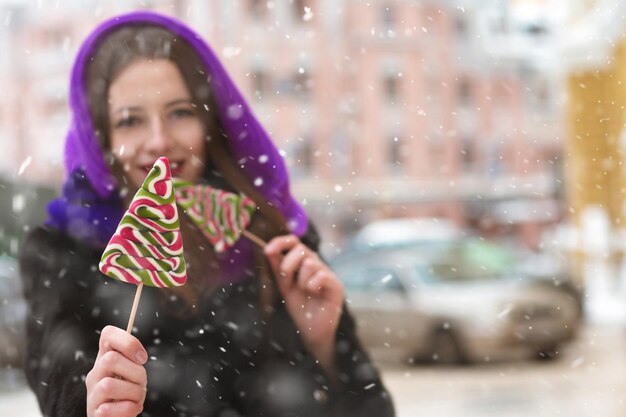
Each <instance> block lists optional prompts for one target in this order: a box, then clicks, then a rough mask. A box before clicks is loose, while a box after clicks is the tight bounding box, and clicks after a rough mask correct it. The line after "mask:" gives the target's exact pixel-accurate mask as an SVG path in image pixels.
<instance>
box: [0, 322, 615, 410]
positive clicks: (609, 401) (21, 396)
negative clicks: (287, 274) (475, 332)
mask: <svg viewBox="0 0 626 417" xmlns="http://www.w3.org/2000/svg"><path fill="white" fill-rule="evenodd" d="M625 336H626V332H625V329H624V327H623V325H620V326H615V325H614V326H608V325H605V326H593V327H587V328H585V329H584V330H583V331H582V332H581V334H580V335H579V338H578V339H577V340H576V341H575V342H574V343H572V344H571V345H569V346H568V347H567V348H566V349H565V350H564V351H563V353H562V355H563V356H562V357H561V358H560V359H557V360H556V361H553V362H513V363H511V362H509V363H506V364H504V363H503V364H490V365H480V366H466V367H452V368H441V367H430V366H422V367H408V366H407V367H405V366H397V365H395V366H392V365H387V366H384V365H383V366H382V369H383V375H384V380H385V383H386V384H387V386H388V388H389V389H390V391H391V393H392V395H393V397H394V400H395V403H396V409H397V415H398V417H416V416H428V417H478V416H480V417H492V416H498V417H518V416H519V417H522V416H524V417H527V416H533V417H548V416H550V417H553V416H567V417H624V416H626V340H625ZM21 384H22V379H21V377H20V375H19V374H17V373H15V372H12V373H7V372H5V373H4V374H3V379H2V382H1V383H0V388H1V389H3V390H4V391H3V392H2V393H0V415H2V416H3V417H40V416H41V415H40V414H39V411H38V408H37V405H36V403H35V399H34V397H33V395H32V394H31V393H30V391H28V390H27V389H26V388H24V387H23V386H22V385H21Z"/></svg>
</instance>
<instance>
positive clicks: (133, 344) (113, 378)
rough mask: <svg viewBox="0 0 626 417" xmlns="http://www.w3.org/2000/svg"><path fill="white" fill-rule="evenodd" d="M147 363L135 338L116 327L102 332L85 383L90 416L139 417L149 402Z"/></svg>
mask: <svg viewBox="0 0 626 417" xmlns="http://www.w3.org/2000/svg"><path fill="white" fill-rule="evenodd" d="M147 359H148V354H147V353H146V350H145V349H144V347H143V345H142V344H141V343H140V342H139V340H138V339H137V338H136V337H134V336H132V335H131V334H129V333H127V332H125V331H124V330H122V329H120V328H117V327H113V326H106V327H105V328H104V329H102V332H101V333H100V349H99V351H98V357H97V358H96V362H95V364H94V366H93V368H92V369H91V371H90V372H89V373H88V374H87V378H86V379H85V385H86V386H87V415H88V416H89V417H96V416H97V417H106V416H115V417H126V416H133V417H134V416H137V414H139V413H140V412H141V410H142V409H143V403H144V400H145V398H146V384H147V375H146V370H145V368H144V367H143V364H144V363H145V362H146V361H147Z"/></svg>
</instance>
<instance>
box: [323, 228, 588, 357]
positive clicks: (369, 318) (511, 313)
mask: <svg viewBox="0 0 626 417" xmlns="http://www.w3.org/2000/svg"><path fill="white" fill-rule="evenodd" d="M518 262H519V260H518V259H517V258H516V256H515V255H514V253H511V252H510V251H508V250H507V249H506V248H504V247H500V246H497V245H493V244H490V243H488V242H486V241H484V240H482V239H480V238H467V237H464V238H461V239H454V240H448V241H447V242H446V243H445V244H443V243H442V242H439V243H437V244H435V245H430V246H429V247H428V248H427V249H426V248H425V247H424V245H423V244H421V245H417V246H404V247H395V248H394V247H390V248H387V249H384V248H381V249H379V250H374V251H366V252H358V251H356V252H352V253H346V254H344V255H341V256H339V257H337V258H335V259H334V260H332V261H331V265H332V267H333V269H334V270H335V271H336V273H337V275H338V276H339V278H340V279H341V280H342V281H343V283H344V285H345V287H346V293H347V298H348V303H349V306H350V308H351V310H352V311H353V312H354V314H355V316H356V319H357V324H358V331H359V334H360V336H361V338H362V340H363V341H364V343H365V345H366V346H367V347H368V348H369V349H370V351H371V352H372V353H373V354H374V356H375V357H377V356H378V357H383V358H389V357H391V358H395V359H402V360H404V359H408V360H409V361H410V362H425V361H428V362H438V363H447V364H450V363H464V362H489V361H495V360H498V359H503V358H513V357H524V356H526V357H529V356H534V357H538V358H552V357H554V356H556V355H557V354H558V352H559V350H560V349H561V347H562V346H563V345H564V344H565V343H566V342H568V341H569V340H571V339H572V338H573V337H574V335H575V334H576V331H577V328H578V326H579V323H580V317H581V314H580V307H579V297H578V296H577V294H576V293H575V292H573V291H572V290H571V288H573V287H571V286H569V285H568V284H567V278H566V277H563V276H558V277H557V276H548V277H545V276H540V275H537V274H535V275H533V274H529V273H527V272H524V268H520V265H519V264H518Z"/></svg>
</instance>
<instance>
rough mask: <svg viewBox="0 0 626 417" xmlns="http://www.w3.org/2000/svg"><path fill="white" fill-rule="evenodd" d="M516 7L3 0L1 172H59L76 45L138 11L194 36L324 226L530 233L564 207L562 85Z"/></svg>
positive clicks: (330, 0)
mask: <svg viewBox="0 0 626 417" xmlns="http://www.w3.org/2000/svg"><path fill="white" fill-rule="evenodd" d="M516 3H520V2H508V3H507V2H501V1H495V0H492V1H486V2H474V1H469V0H457V1H453V0H446V1H441V0H439V1H437V0H422V1H407V0H368V1H365V0H289V1H265V0H238V1H233V0H215V1H211V2H206V1H198V0H195V1H194V0H187V1H185V0H179V1H134V2H132V1H127V2H121V1H112V2H97V1H84V2H72V3H70V2H66V3H62V4H61V5H60V6H57V7H55V6H54V5H47V6H45V7H41V8H37V7H36V6H35V5H33V4H28V5H27V6H20V5H19V4H18V3H11V2H9V3H7V4H5V5H4V6H0V45H1V46H2V48H0V51H2V52H0V54H2V55H1V57H0V60H1V61H0V62H1V63H2V64H1V65H0V83H2V85H3V86H7V87H8V90H7V93H5V94H4V95H3V96H2V97H0V141H1V142H2V144H3V145H2V148H3V152H2V155H0V173H1V174H2V175H4V176H8V177H10V178H17V177H19V178H24V179H28V180H30V181H35V182H42V183H47V184H50V185H54V186H57V185H58V184H59V183H60V181H61V179H62V175H63V174H62V154H63V152H62V144H63V140H64V135H65V128H66V126H67V124H68V113H67V104H66V102H67V88H68V79H69V69H70V66H71V62H72V59H73V56H74V54H75V52H76V49H77V47H78V45H79V44H80V42H81V40H82V38H83V37H84V36H85V35H86V33H87V32H88V31H89V30H90V29H91V28H92V27H93V26H94V25H95V24H96V23H97V22H99V21H101V20H103V19H105V18H107V17H109V16H111V15H113V14H116V13H119V12H122V11H126V10H129V9H131V8H133V7H147V8H153V9H157V10H160V11H162V12H164V13H168V14H171V15H175V16H177V17H179V18H181V19H183V20H185V21H187V22H189V23H190V24H191V25H192V26H193V27H194V28H195V29H196V30H198V31H199V32H200V33H201V34H202V35H204V36H206V37H207V39H208V40H209V42H210V43H211V44H212V46H213V48H214V49H215V50H216V52H217V53H218V55H219V56H221V57H222V59H223V61H224V63H225V65H226V66H227V67H228V69H229V70H230V72H231V73H232V74H233V76H234V78H235V79H236V81H237V82H238V84H239V85H240V86H241V89H242V90H243V93H244V94H245V95H246V97H247V98H248V99H249V101H250V103H251V105H252V106H253V108H254V109H255V111H256V113H257V114H258V116H259V117H260V118H261V120H262V122H263V123H264V125H265V126H266V127H267V129H268V130H269V131H270V132H271V134H272V135H273V137H274V138H275V139H276V141H277V143H278V144H279V146H280V147H281V149H282V150H283V151H284V154H285V157H286V159H287V161H288V163H289V167H290V170H291V173H292V178H293V186H294V189H295V192H296V194H297V195H298V196H299V197H300V198H301V199H302V201H303V203H304V204H305V205H306V206H307V208H308V210H309V211H310V212H311V213H312V215H313V218H314V219H316V220H317V222H318V223H319V225H320V226H321V228H322V229H326V230H325V232H331V233H333V232H334V233H335V234H336V236H338V237H340V236H342V235H343V234H345V233H347V232H350V231H351V230H354V229H356V228H358V227H360V226H361V225H363V224H364V222H367V221H370V220H372V219H376V218H381V217H395V216H437V217H449V218H451V219H453V220H454V221H455V222H457V223H459V224H468V223H470V224H474V225H476V224H478V225H480V223H481V222H482V223H485V222H487V223H489V224H490V225H491V226H494V227H495V228H498V227H503V228H518V229H519V230H520V231H522V232H523V233H525V236H526V237H527V241H528V243H529V244H533V243H535V242H536V238H537V236H538V233H539V229H538V228H540V227H541V226H542V225H545V224H550V223H553V222H555V221H556V220H558V218H559V215H560V206H559V204H558V198H559V196H560V194H559V193H560V189H561V185H560V183H561V155H562V132H561V114H560V113H559V110H558V109H559V106H558V105H559V100H560V97H561V96H560V84H559V83H558V82H555V79H554V78H555V74H554V73H553V72H551V71H550V69H549V68H547V67H546V66H545V65H541V63H542V59H541V58H542V57H541V56H540V55H538V52H537V51H540V49H541V48H540V45H541V43H542V42H543V41H545V39H546V37H547V36H550V32H549V30H550V26H549V22H547V23H546V25H545V26H542V25H541V24H537V23H536V22H537V21H536V20H532V19H531V20H530V22H531V23H529V24H527V25H526V26H524V23H523V22H522V23H520V22H518V21H515V20H514V19H512V18H511V16H512V14H513V12H514V11H515V10H513V9H512V8H514V7H519V4H518V5H516ZM58 4H59V3H58V2H57V5H58ZM544 64H545V63H544ZM483 226H484V224H483Z"/></svg>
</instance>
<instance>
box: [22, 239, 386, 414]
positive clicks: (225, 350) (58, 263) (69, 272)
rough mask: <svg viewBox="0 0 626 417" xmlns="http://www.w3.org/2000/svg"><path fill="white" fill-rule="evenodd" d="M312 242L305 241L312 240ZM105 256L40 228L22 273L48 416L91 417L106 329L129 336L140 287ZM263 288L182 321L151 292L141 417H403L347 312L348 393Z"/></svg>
mask: <svg viewBox="0 0 626 417" xmlns="http://www.w3.org/2000/svg"><path fill="white" fill-rule="evenodd" d="M303 240H304V241H305V243H306V242H307V240H306V237H305V239H303ZM100 255H101V250H95V249H93V248H90V247H86V246H85V245H82V244H80V243H78V242H76V241H73V240H71V239H69V238H68V237H66V236H65V235H62V234H60V233H58V232H56V231H54V230H51V229H49V228H45V227H41V228H38V229H36V230H34V231H33V232H32V233H31V234H30V235H29V237H28V239H27V240H26V241H25V243H24V246H23V247H22V252H21V257H20V268H21V273H22V279H23V283H24V291H25V296H26V299H27V301H28V305H29V315H28V324H27V329H28V347H27V354H26V363H25V372H26V376H27V379H28V383H29V384H30V387H31V388H32V390H33V391H34V392H35V394H36V396H37V399H38V401H39V405H40V407H41V410H42V412H43V414H44V416H46V417H53V416H54V417H74V416H76V417H78V416H85V414H86V411H85V410H86V399H85V397H86V388H85V383H84V379H85V375H86V374H87V373H88V372H89V370H90V369H91V368H92V367H93V364H94V360H95V357H96V354H97V350H98V339H99V332H100V331H101V329H102V328H103V327H104V326H106V325H108V324H113V325H116V326H118V327H122V328H125V326H126V322H127V320H128V316H129V312H130V307H131V304H132V298H133V296H134V292H135V291H134V290H135V287H134V286H131V285H128V284H125V283H122V282H119V281H115V280H111V279H108V278H107V277H105V276H104V275H103V274H101V273H100V272H99V271H98V261H99V259H100ZM258 281H259V280H257V279H252V278H250V279H248V280H245V281H243V282H242V283H238V284H231V285H227V286H225V287H223V288H219V289H218V290H216V291H214V292H211V293H210V294H207V295H206V296H205V297H204V298H202V299H201V300H200V302H199V303H198V305H197V308H198V309H199V314H197V315H194V316H191V317H189V316H187V317H185V316H180V315H177V314H175V313H173V311H175V310H176V309H173V308H171V307H172V306H168V305H167V304H168V303H177V302H180V300H177V299H175V298H174V297H169V298H168V297H163V296H162V294H159V293H158V292H159V291H168V290H167V289H154V288H145V289H144V293H143V295H142V298H141V303H140V305H139V310H138V313H137V319H136V321H135V328H136V331H135V332H134V335H135V336H136V337H137V338H138V339H139V340H140V341H141V342H142V343H143V345H144V346H145V347H146V349H147V351H148V355H149V356H150V360H149V361H148V363H147V364H146V370H147V373H148V393H147V397H146V401H145V404H144V411H143V413H142V414H141V415H142V416H146V417H147V416H167V417H172V416H181V417H182V416H186V417H192V416H211V417H213V416H215V417H218V416H219V417H235V416H272V417H274V416H275V417H279V416H289V417H296V416H298V417H306V416H372V417H387V416H393V415H394V411H393V405H392V402H391V398H390V396H389V394H388V393H387V391H386V390H385V387H384V386H383V385H382V381H381V379H380V377H379V374H378V371H377V370H376V368H375V367H374V366H373V365H372V363H371V362H370V359H369V358H368V356H367V354H366V353H365V352H364V350H363V348H362V347H361V345H360V343H359V341H358V340H357V337H356V334H355V325H354V321H353V319H352V317H351V316H350V314H349V312H348V311H347V309H345V308H344V313H343V316H342V318H341V322H340V325H339V329H338V336H337V345H336V352H337V358H338V364H337V367H338V375H339V378H338V379H339V383H338V385H337V384H336V385H334V386H333V385H332V384H331V383H330V381H329V380H327V378H326V376H325V375H324V372H323V371H322V369H321V368H320V367H319V366H318V365H317V364H316V362H315V359H314V358H313V357H312V356H311V355H310V354H309V353H308V352H307V350H306V349H305V348H304V346H303V344H302V342H301V340H300V338H299V337H298V335H297V331H296V329H295V326H294V324H293V322H292V320H291V317H290V316H289V314H288V313H287V312H286V310H285V308H284V305H283V304H282V303H281V302H280V301H279V302H278V303H277V304H276V310H275V312H274V313H273V314H272V315H271V316H270V318H269V319H268V320H267V322H265V321H264V320H263V318H262V316H261V314H260V312H259V301H258V299H259V296H258V290H259V285H258Z"/></svg>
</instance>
